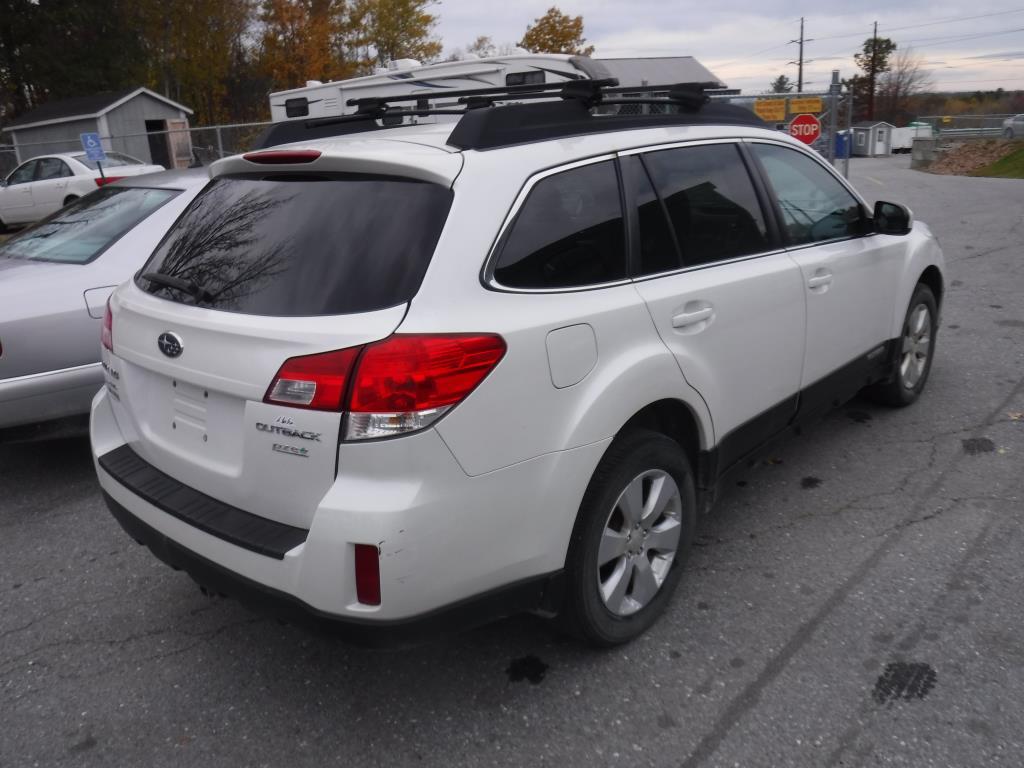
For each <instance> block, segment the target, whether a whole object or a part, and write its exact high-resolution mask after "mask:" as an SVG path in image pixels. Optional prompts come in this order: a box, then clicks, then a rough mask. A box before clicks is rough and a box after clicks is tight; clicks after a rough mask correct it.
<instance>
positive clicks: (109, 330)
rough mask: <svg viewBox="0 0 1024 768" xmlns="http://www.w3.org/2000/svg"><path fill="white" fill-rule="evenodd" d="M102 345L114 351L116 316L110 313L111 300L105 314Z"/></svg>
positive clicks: (108, 301) (101, 332)
mask: <svg viewBox="0 0 1024 768" xmlns="http://www.w3.org/2000/svg"><path fill="white" fill-rule="evenodd" d="M100 343H101V344H102V345H103V346H104V347H106V348H107V349H109V350H110V351H111V352H113V351H114V315H113V314H111V312H110V299H107V308H106V310H105V311H104V312H103V329H102V330H101V331H100Z"/></svg>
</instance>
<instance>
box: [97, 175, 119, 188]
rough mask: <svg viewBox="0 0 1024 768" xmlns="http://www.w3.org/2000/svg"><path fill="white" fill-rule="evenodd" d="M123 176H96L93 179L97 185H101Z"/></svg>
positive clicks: (111, 182)
mask: <svg viewBox="0 0 1024 768" xmlns="http://www.w3.org/2000/svg"><path fill="white" fill-rule="evenodd" d="M123 178H124V176H107V177H105V178H102V177H99V176H97V177H96V178H95V179H93V181H95V182H96V186H97V187H102V186H104V185H105V184H113V183H114V182H115V181H120V180H121V179H123Z"/></svg>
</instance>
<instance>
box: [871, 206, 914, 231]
mask: <svg viewBox="0 0 1024 768" xmlns="http://www.w3.org/2000/svg"><path fill="white" fill-rule="evenodd" d="M874 223H875V232H877V233H878V234H880V235H907V234H910V229H911V227H913V226H914V214H912V213H911V212H910V209H909V208H907V207H906V206H905V205H900V204H899V203H887V202H885V201H884V200H879V201H878V202H877V203H875V216H874Z"/></svg>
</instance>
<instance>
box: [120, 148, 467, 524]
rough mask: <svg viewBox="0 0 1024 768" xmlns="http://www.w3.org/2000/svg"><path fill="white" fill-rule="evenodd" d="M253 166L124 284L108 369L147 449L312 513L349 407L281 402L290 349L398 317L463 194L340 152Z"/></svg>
mask: <svg viewBox="0 0 1024 768" xmlns="http://www.w3.org/2000/svg"><path fill="white" fill-rule="evenodd" d="M249 165H250V167H251V168H254V169H257V170H254V171H249V172H244V173H230V174H227V175H222V176H220V177H218V178H216V179H214V181H213V182H212V183H211V184H210V186H208V187H207V188H206V189H205V190H204V191H203V192H202V193H201V194H200V195H199V197H197V198H196V200H194V201H193V203H192V204H191V205H190V206H189V208H188V209H186V211H185V213H184V214H182V216H181V218H180V219H179V220H178V222H177V224H176V225H175V226H174V227H173V228H172V229H171V231H170V232H169V233H168V235H167V236H166V237H165V239H164V240H163V242H162V243H161V244H160V245H159V246H158V247H157V249H156V251H155V252H154V254H153V256H152V258H151V259H150V261H149V262H148V263H147V264H146V266H145V267H144V268H143V269H142V270H141V272H140V273H139V275H138V276H136V278H135V280H134V282H133V283H131V284H129V285H127V286H125V287H123V288H122V289H120V290H119V291H118V292H117V293H115V295H114V298H113V301H112V304H111V309H112V314H113V353H114V354H113V356H108V359H109V364H110V371H108V384H109V385H110V389H111V391H113V392H114V393H115V395H116V397H115V398H114V410H115V415H116V417H117V420H118V423H119V425H120V427H121V430H122V432H123V433H124V435H125V437H126V438H127V439H128V441H129V443H130V445H131V446H132V448H133V449H134V450H135V451H136V452H137V453H138V454H139V455H140V456H142V458H144V459H145V460H146V461H148V462H149V463H150V464H152V465H154V466H155V467H157V468H158V469H160V470H162V471H164V472H166V473H167V474H169V475H171V476H172V477H174V478H175V479H177V480H178V481H180V482H182V483H184V484H185V485H188V486H190V487H192V488H195V489H196V490H198V491H200V492H202V493H205V494H207V495H209V496H212V497H213V498H215V499H218V500H220V501H222V502H224V503H226V504H230V505H232V506H236V507H239V508H241V509H244V510H246V511H248V512H251V513H254V514H257V515H260V516H262V517H266V518H269V519H273V520H277V521H280V522H283V523H287V524H289V525H294V526H298V527H304V528H308V527H309V525H310V521H311V519H312V515H313V513H314V512H315V511H316V508H317V504H318V502H319V500H320V499H321V498H322V497H323V495H324V493H325V492H326V491H327V489H328V488H329V486H330V485H331V483H332V481H333V479H334V477H335V474H336V461H337V447H338V440H339V432H340V428H341V420H342V415H341V413H340V407H339V406H338V405H335V406H334V407H331V406H326V407H325V406H324V405H323V403H322V402H319V396H318V400H317V401H314V403H313V405H314V406H319V407H320V408H323V409H318V408H317V407H313V408H310V407H290V406H287V405H280V404H276V403H269V402H265V398H266V397H267V395H268V389H269V388H270V386H271V383H272V382H273V381H274V380H275V376H276V374H277V373H278V371H279V370H280V369H281V367H282V365H283V364H284V363H285V362H286V361H287V360H289V359H291V358H296V357H301V356H307V355H315V354H322V353H324V352H328V351H332V350H340V349H346V348H350V347H357V346H359V345H362V344H366V343H369V342H372V341H376V340H379V339H382V338H384V337H386V336H388V335H390V334H391V333H393V332H394V331H395V329H396V328H397V327H398V325H399V324H400V323H401V321H402V319H403V317H404V316H405V311H406V307H407V304H408V302H409V300H410V299H411V298H412V296H413V295H414V294H415V293H416V291H417V290H418V288H419V285H420V281H421V279H422V277H423V274H424V272H425V270H426V268H427V265H428V264H429V261H430V258H431V256H432V254H433V251H434V247H435V245H436V243H437V240H438V237H439V235H440V232H441V229H442V227H443V226H444V223H445V220H446V218H447V213H448V209H449V207H450V205H451V197H452V195H451V190H450V186H449V185H445V184H443V183H438V182H437V181H433V180H431V181H427V180H422V179H414V178H410V177H408V176H396V175H375V174H373V173H366V172H360V173H358V174H357V173H348V172H344V171H339V170H337V167H338V165H337V163H335V164H334V165H333V166H331V165H328V164H325V163H314V164H311V165H310V166H307V167H300V168H298V169H296V168H287V169H277V168H270V169H259V167H258V166H257V165H254V164H249ZM313 165H316V166H319V167H317V168H315V169H314V168H313V167H312V166H313ZM236 167H237V166H236ZM300 395H301V393H300ZM299 399H301V397H300V398H299Z"/></svg>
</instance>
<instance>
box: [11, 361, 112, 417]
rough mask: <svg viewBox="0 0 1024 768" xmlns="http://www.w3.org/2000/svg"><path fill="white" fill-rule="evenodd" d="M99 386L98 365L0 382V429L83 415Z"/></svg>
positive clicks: (87, 410)
mask: <svg viewBox="0 0 1024 768" xmlns="http://www.w3.org/2000/svg"><path fill="white" fill-rule="evenodd" d="M101 386H103V369H102V368H101V366H100V364H99V363H90V364H88V365H79V366H75V367H73V368H64V369H62V370H59V371H45V372H43V373H35V374H31V375H28V376H15V377H13V378H10V379H3V380H0V429H2V428H4V427H16V426H18V425H20V424H32V423H35V422H38V421H49V420H51V419H62V418H64V417H66V416H77V415H84V414H86V413H88V412H89V403H90V401H91V400H92V398H93V395H95V394H96V391H97V390H98V389H99V388H100V387H101Z"/></svg>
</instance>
